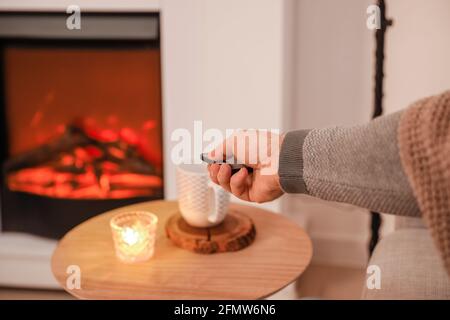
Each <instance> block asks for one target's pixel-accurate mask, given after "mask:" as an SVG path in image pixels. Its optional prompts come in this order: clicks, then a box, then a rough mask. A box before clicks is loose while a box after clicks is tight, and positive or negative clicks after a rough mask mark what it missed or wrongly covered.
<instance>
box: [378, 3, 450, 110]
mask: <svg viewBox="0 0 450 320" xmlns="http://www.w3.org/2000/svg"><path fill="white" fill-rule="evenodd" d="M388 3H389V14H390V15H391V16H393V17H394V20H395V22H394V26H393V27H392V28H391V29H390V30H389V33H388V37H387V53H388V54H387V57H386V90H385V91H386V99H385V102H386V109H387V111H388V112H393V111H396V110H399V109H402V108H405V107H406V106H407V105H408V104H410V103H411V102H413V101H414V100H416V99H420V98H422V97H426V96H429V95H432V94H436V93H440V92H442V91H444V90H449V89H450V72H449V70H450V34H449V32H450V1H448V0H431V1H422V0H391V1H388Z"/></svg>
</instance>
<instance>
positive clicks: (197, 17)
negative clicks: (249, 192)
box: [161, 0, 284, 209]
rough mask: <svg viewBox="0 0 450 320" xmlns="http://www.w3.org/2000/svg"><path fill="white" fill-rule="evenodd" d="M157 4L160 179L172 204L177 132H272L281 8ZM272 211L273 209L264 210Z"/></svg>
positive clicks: (231, 1) (194, 0)
mask: <svg viewBox="0 0 450 320" xmlns="http://www.w3.org/2000/svg"><path fill="white" fill-rule="evenodd" d="M161 4H162V29H161V32H162V41H163V46H162V50H163V57H164V59H163V74H164V79H163V81H164V82H163V83H164V95H163V100H164V101H163V104H164V118H165V119H166V120H165V122H164V124H165V128H164V135H165V137H164V138H165V145H164V147H165V157H166V158H165V159H166V160H167V161H165V171H164V172H165V178H166V180H165V181H166V196H167V198H169V199H170V198H172V199H173V198H175V197H176V186H175V166H174V164H173V163H172V162H171V161H170V150H171V149H172V147H173V146H174V145H175V143H174V142H172V141H170V135H171V133H172V132H173V130H175V129H177V128H187V129H189V130H191V131H192V130H193V122H194V120H202V121H203V127H204V130H206V129H208V128H218V129H220V130H223V131H225V129H227V128H230V129H233V128H280V127H281V125H282V119H283V118H282V113H283V106H282V104H283V97H284V91H283V86H282V81H283V53H284V52H283V34H284V33H283V29H284V24H283V14H284V2H282V1H273V0H227V1H223V0H183V1H180V0H165V1H162V2H161ZM267 207H270V208H275V209H276V208H277V207H279V206H278V203H271V204H269V205H267Z"/></svg>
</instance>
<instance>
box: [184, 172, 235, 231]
mask: <svg viewBox="0 0 450 320" xmlns="http://www.w3.org/2000/svg"><path fill="white" fill-rule="evenodd" d="M177 188H178V206H179V208H180V212H181V215H182V216H183V218H184V220H186V222H187V223H189V224H190V225H191V226H193V227H201V228H204V227H212V226H215V225H218V224H219V223H221V222H222V221H223V219H225V216H226V214H227V212H228V204H229V202H230V195H229V193H228V192H227V191H225V190H224V189H222V188H221V187H220V186H218V185H216V184H215V183H213V182H212V181H211V180H210V178H209V175H208V171H207V168H206V165H203V164H181V165H179V166H178V167H177Z"/></svg>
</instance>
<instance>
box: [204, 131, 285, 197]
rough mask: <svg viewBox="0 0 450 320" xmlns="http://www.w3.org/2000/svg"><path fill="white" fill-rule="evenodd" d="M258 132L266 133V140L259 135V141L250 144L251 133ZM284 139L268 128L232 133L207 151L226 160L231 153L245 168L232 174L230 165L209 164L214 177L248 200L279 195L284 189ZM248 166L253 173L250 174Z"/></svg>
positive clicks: (215, 157)
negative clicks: (281, 160)
mask: <svg viewBox="0 0 450 320" xmlns="http://www.w3.org/2000/svg"><path fill="white" fill-rule="evenodd" d="M255 133H256V134H258V135H265V136H264V139H261V138H258V141H259V143H249V142H248V141H249V135H252V134H255ZM282 140H283V136H280V135H277V134H274V133H271V132H269V131H264V132H258V131H254V130H253V131H239V132H238V133H235V134H233V135H232V136H230V137H229V138H228V139H226V140H225V141H223V142H222V143H221V144H220V145H219V146H217V147H216V148H215V149H214V150H213V151H211V152H210V153H208V158H209V159H211V160H213V161H217V162H221V163H223V162H224V159H228V158H229V157H230V156H232V157H234V159H235V163H238V164H244V165H245V167H242V168H240V169H239V171H238V172H236V173H235V174H233V173H232V168H231V166H230V165H229V164H218V163H214V164H209V165H208V170H209V174H210V177H211V180H212V181H213V182H214V183H216V184H218V185H220V186H222V187H223V188H224V189H225V190H227V191H229V192H231V193H232V194H234V195H235V196H236V197H238V198H239V199H242V200H245V201H251V202H257V203H262V202H267V201H271V200H274V199H276V198H278V197H280V196H281V195H282V194H283V191H282V189H281V186H280V182H279V177H278V157H279V150H280V147H281V143H282ZM246 141H247V143H246ZM261 141H264V143H262V142H261ZM274 146H275V147H274ZM233 151H235V152H233ZM248 168H251V170H253V172H252V173H249V169H248Z"/></svg>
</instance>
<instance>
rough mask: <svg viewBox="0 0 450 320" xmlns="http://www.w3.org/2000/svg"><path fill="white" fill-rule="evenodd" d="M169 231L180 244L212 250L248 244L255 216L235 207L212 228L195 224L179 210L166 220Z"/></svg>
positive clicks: (209, 252)
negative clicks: (195, 225)
mask: <svg viewBox="0 0 450 320" xmlns="http://www.w3.org/2000/svg"><path fill="white" fill-rule="evenodd" d="M166 234H167V236H168V237H169V238H170V239H171V240H172V242H173V243H174V244H175V245H176V246H178V247H180V248H183V249H187V250H190V251H194V252H197V253H205V254H211V253H217V252H231V251H238V250H241V249H243V248H245V247H248V246H249V245H250V244H251V243H252V242H253V240H254V239H255V236H256V229H255V225H254V224H253V221H252V219H250V218H249V217H248V216H247V215H245V214H243V213H240V212H238V211H236V210H230V211H229V212H228V214H227V216H226V217H225V220H224V221H223V222H222V223H221V224H219V225H218V226H215V227H211V228H195V227H192V226H190V225H189V224H188V223H187V222H186V221H185V220H184V219H183V217H182V216H181V214H180V213H179V212H178V213H176V214H174V215H173V216H171V217H170V218H169V220H168V221H167V224H166Z"/></svg>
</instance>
